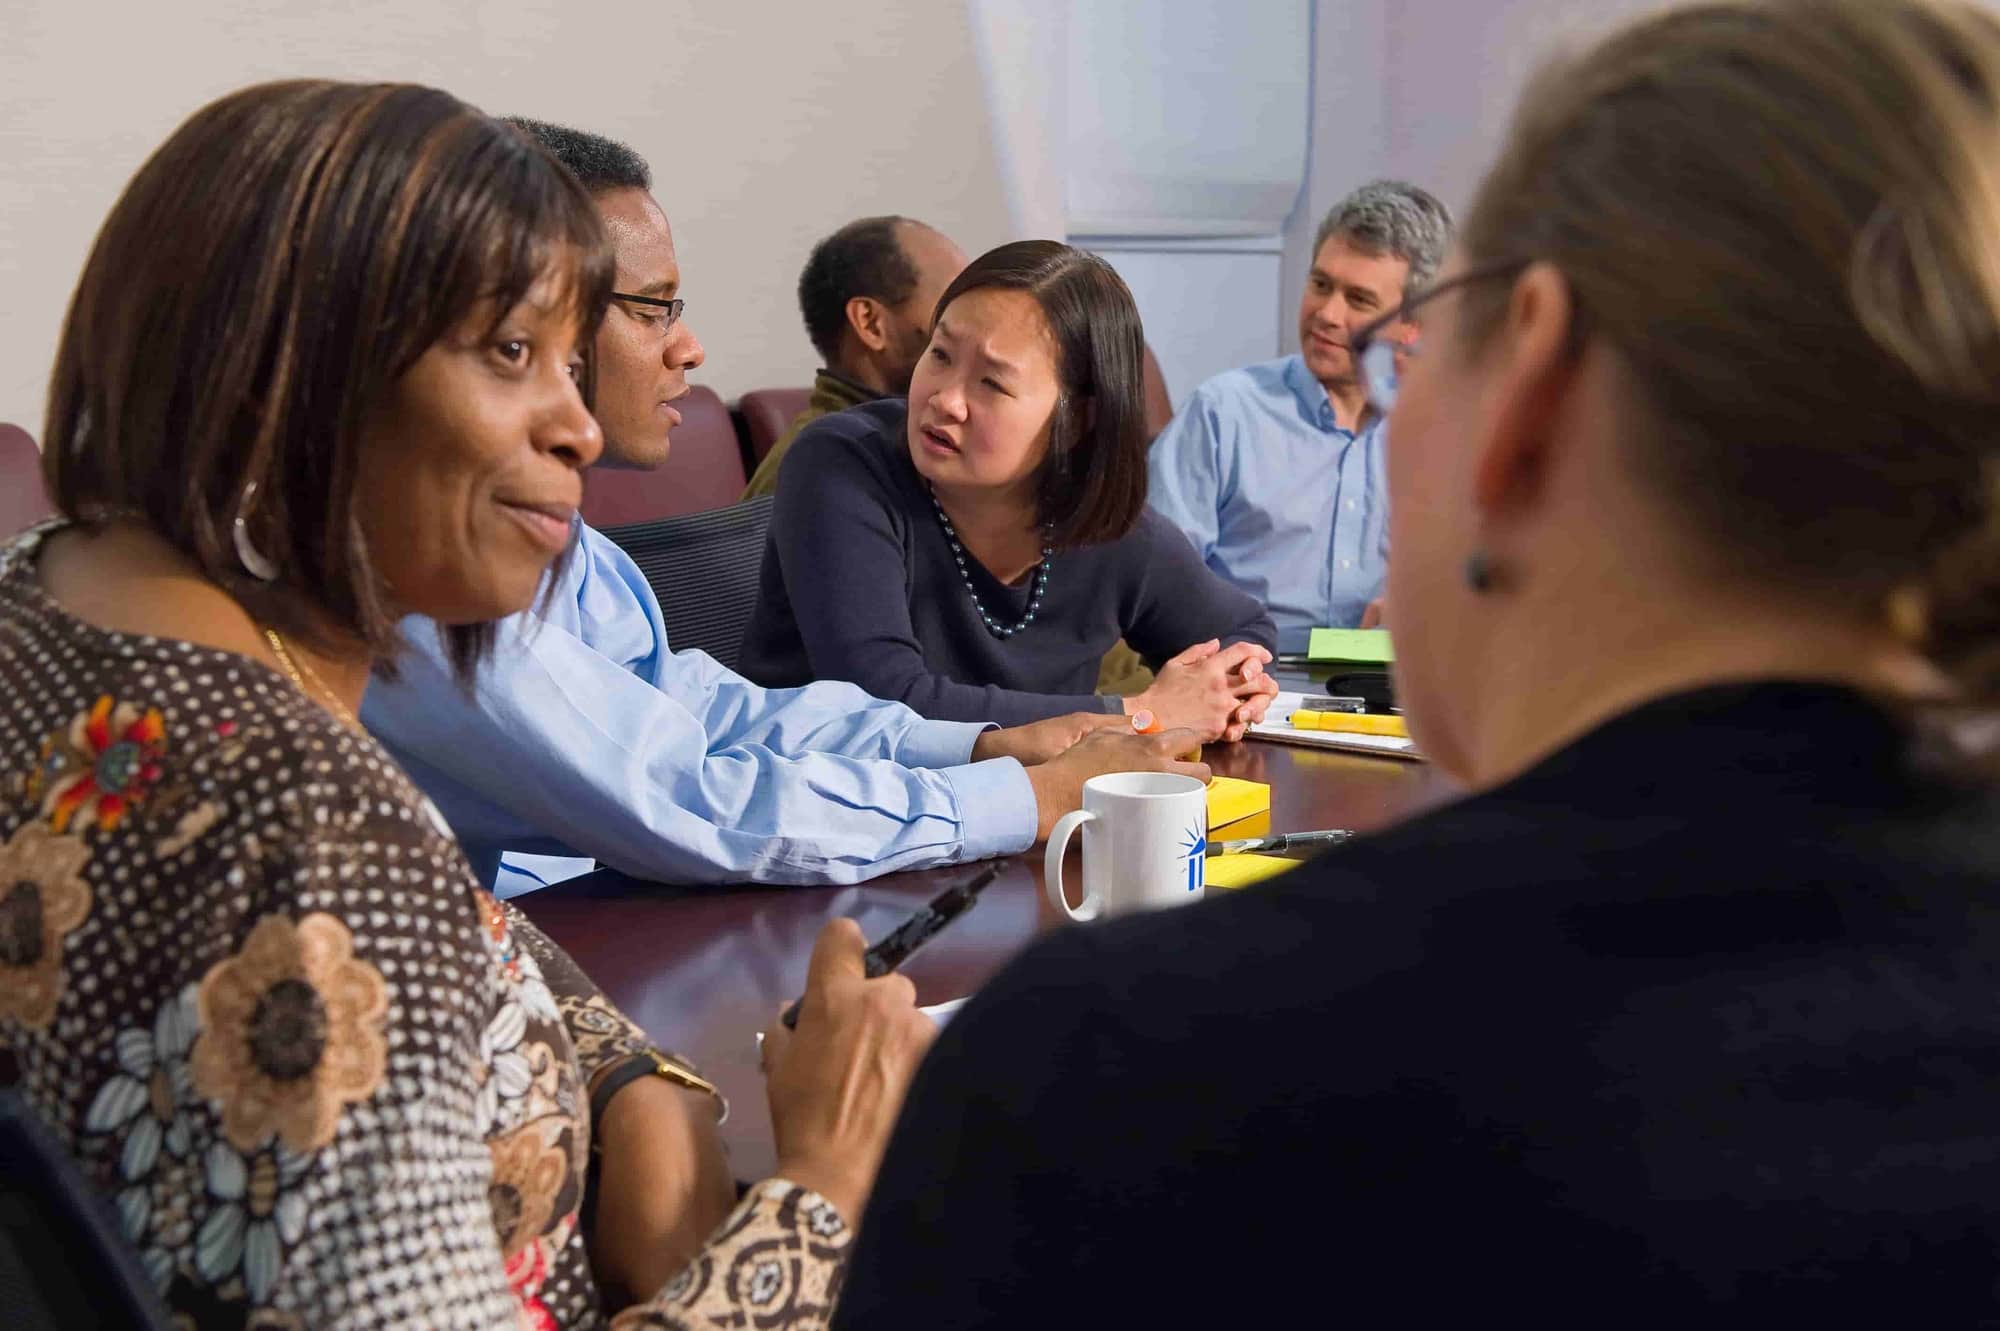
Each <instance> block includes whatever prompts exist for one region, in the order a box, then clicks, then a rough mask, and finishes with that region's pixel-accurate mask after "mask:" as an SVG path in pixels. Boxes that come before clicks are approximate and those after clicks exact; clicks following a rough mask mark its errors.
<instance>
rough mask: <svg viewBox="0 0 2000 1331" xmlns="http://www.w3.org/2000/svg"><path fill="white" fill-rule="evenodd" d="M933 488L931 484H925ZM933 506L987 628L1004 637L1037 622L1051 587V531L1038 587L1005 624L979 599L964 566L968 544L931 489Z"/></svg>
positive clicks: (1045, 539)
mask: <svg viewBox="0 0 2000 1331" xmlns="http://www.w3.org/2000/svg"><path fill="white" fill-rule="evenodd" d="M925 488H926V489H930V487H929V486H926V487H925ZM930 496H931V507H932V508H934V509H936V510H937V515H938V521H939V522H940V523H942V524H944V538H945V540H947V541H949V542H951V557H952V558H953V559H956V560H957V561H958V576H959V580H960V581H962V582H964V583H965V593H966V595H968V596H970V597H971V598H972V608H973V610H974V611H976V612H977V613H978V615H979V622H980V623H982V624H984V625H986V631H987V632H988V633H991V634H992V635H993V636H994V637H996V638H1000V639H1002V640H1005V639H1007V638H1011V637H1013V636H1014V635H1015V634H1016V633H1019V632H1020V631H1021V630H1022V629H1024V628H1026V627H1028V625H1030V624H1032V623H1034V622H1035V611H1037V610H1039V609H1041V606H1042V597H1043V596H1045V595H1046V594H1047V593H1048V590H1049V560H1051V559H1053V558H1054V557H1055V553H1056V552H1055V548H1054V547H1053V546H1052V545H1050V544H1049V540H1048V532H1047V530H1046V529H1044V531H1043V532H1042V562H1041V564H1040V565H1039V566H1038V567H1037V569H1036V570H1035V590H1034V591H1033V592H1031V593H1030V594H1029V596H1028V612H1027V613H1026V614H1024V615H1022V616H1021V618H1020V619H1019V620H1018V621H1016V622H1015V623H1013V624H1002V623H1000V622H999V621H997V620H995V619H994V618H993V616H992V615H990V614H988V613H987V612H986V603H985V602H984V601H982V600H980V599H979V589H978V588H977V587H974V586H973V585H972V570H971V569H969V568H967V567H966V566H965V547H964V546H963V545H962V544H960V543H959V539H958V529H957V528H956V527H954V526H952V525H951V517H950V515H949V514H947V513H946V512H945V511H944V505H943V504H940V503H939V502H938V497H937V491H936V490H930Z"/></svg>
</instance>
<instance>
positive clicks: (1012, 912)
mask: <svg viewBox="0 0 2000 1331" xmlns="http://www.w3.org/2000/svg"><path fill="white" fill-rule="evenodd" d="M1206 756H1207V759H1208V762H1209V765H1210V767H1211V768H1212V769H1213V770H1214V771H1215V773H1216V774H1217V775H1218V776H1237V777H1244V778H1247V779H1249V780H1252V781H1263V782H1267V783H1268V784H1269V785H1270V787H1271V812H1270V815H1269V817H1268V819H1267V818H1266V817H1265V816H1263V815H1259V816H1257V817H1255V818H1248V819H1244V820H1243V821H1241V822H1238V823H1233V824H1231V825H1230V826H1229V827H1228V828H1226V829H1222V830H1219V831H1218V832H1217V833H1216V835H1218V836H1228V837H1244V836H1263V835H1266V834H1267V833H1270V832H1302V831H1308V830H1311V829H1315V828H1324V827H1346V828H1352V829H1354V830H1355V831H1369V830H1371V829H1374V828H1378V827H1381V826H1383V825H1385V824H1387V823H1391V822H1394V821H1397V820H1398V819H1400V818H1402V817H1404V816H1406V815H1408V814H1410V813H1412V812H1415V811H1416V810H1419V809H1422V808H1425V807H1428V806H1429V805H1432V804H1435V803H1438V802H1440V801H1441V800H1443V799H1445V798H1448V797H1449V793H1450V792H1449V789H1448V787H1447V785H1446V783H1445V781H1444V779H1443V778H1442V777H1441V776H1439V775H1438V774H1437V773H1436V772H1435V770H1434V769H1433V768H1431V767H1430V766H1429V765H1428V764H1423V763H1411V762H1404V761H1400V760H1396V759H1387V758H1372V757H1363V756H1356V755H1350V754H1342V753H1335V752H1331V751H1328V750H1322V749H1307V748H1300V747H1293V746H1287V745H1282V744H1273V743H1267V742H1263V741H1251V742H1249V743H1244V744H1225V745H1212V746H1210V748H1209V749H1208V751H1207V755H1206ZM1071 854H1072V855H1074V854H1076V851H1075V850H1074V849H1072V851H1071ZM968 872H969V871H968V870H967V869H966V868H964V867H963V866H955V867H952V868H946V869H932V870H926V871H923V872H919V873H899V874H891V875H888V876H886V877H883V878H877V879H875V880H873V881H871V882H868V883H865V884H861V885H859V886H856V887H832V888H828V887H785V888H760V887H740V886H739V887H706V888H685V887H669V886H665V885H662V884H657V883H641V882H638V881H635V880H632V879H628V878H624V877H623V876H622V875H618V874H614V873H609V872H603V873H597V874H592V875H590V876H589V877H587V878H582V879H572V880H571V881H569V882H567V883H563V884H559V885H557V886H555V887H551V888H546V889H544V890H542V891H539V892H535V893H532V894H530V895H528V896H525V897H521V898H519V899H517V901H516V903H515V904H517V905H519V906H520V907H521V908H522V909H523V910H524V911H525V912H526V913H527V915H528V916H529V918H531V919H532V920H534V921H535V922H536V923H537V924H539V925H540V926H541V927H542V928H543V929H545V930H547V931H548V933H549V935H550V936H551V937H552V938H554V939H555V940H556V941H557V942H558V943H560V944H562V946H563V947H565V948H566V949H568V951H569V952H570V954H571V955H572V956H574V957H575V958H576V960H577V961H578V963H579V964H581V965H582V967H583V968H584V970H585V971H587V972H589V974H590V975H591V977H592V978H593V979H595V980H596V981H597V983H598V984H599V985H600V986H602V987H603V989H604V991H605V993H606V994H607V995H609V996H610V998H611V999H612V1001H614V1002H616V1003H617V1004H618V1005H619V1006H620V1007H621V1008H623V1009H624V1010H625V1011H626V1012H627V1013H628V1014H629V1015H630V1016H631V1017H632V1019H633V1020H634V1021H637V1022H638V1023H639V1024H640V1025H642V1026H644V1027H645V1028H646V1030H647V1032H648V1033H650V1034H651V1035H652V1037H653V1039H654V1040H655V1041H656V1042H657V1043H658V1044H659V1045H660V1046H661V1047H662V1048H665V1049H671V1050H674V1051H676V1052H679V1053H682V1054H685V1055H687V1056H688V1057H689V1058H692V1059H693V1060H695V1062H696V1063H697V1064H699V1065H700V1067H701V1068H702V1070H703V1071H704V1072H706V1073H707V1074H708V1075H709V1076H711V1077H713V1078H714V1079H715V1081H716V1082H717V1084H719V1085H720V1086H721V1087H722V1089H723V1091H724V1092H725V1093H726V1094H727V1095H728V1096H729V1100H730V1103H731V1105H732V1106H733V1112H732V1114H731V1117H730V1120H729V1122H728V1123H727V1124H725V1125H724V1127H723V1130H722V1132H723V1138H724V1140H725V1141H726V1142H727V1144H728V1146H729V1152H730V1158H731V1165H732V1167H733V1169H734V1170H735V1172H736V1175H737V1176H738V1177H739V1178H745V1179H756V1178H761V1177H764V1176H765V1175H767V1174H769V1173H770V1172H771V1169H772V1166H773V1163H774V1156H773V1153H772V1145H771V1125H770V1115H769V1113H768V1111H767V1110H766V1108H765V1103H764V1085H763V1076H762V1074H761V1072H760V1071H759V1070H758V1065H757V1047H756V1033H757V1032H758V1031H759V1030H762V1029H764V1028H765V1027H766V1026H768V1025H769V1024H770V1023H771V1022H772V1021H774V1020H775V1019H776V1014H777V1011H778V1009H779V1008H780V1007H781V1006H783V1005H784V1004H785V1003H787V1002H789V1001H790V1000H791V999H793V998H795V997H797V995H798V993H799V989H800V986H801V984H802V983H803V981H804V979H805V972H806V958H807V957H808V956H809V955H810V954H811V952H812V945H813V940H814V938H816V937H817V936H818V934H819V931H820V928H821V927H822V926H823V925H824V924H825V923H826V922H827V921H828V920H831V919H836V918H838V917H840V916H843V915H847V916H852V917H853V918H854V919H856V920H858V921H860V924H861V928H862V932H863V933H865V934H866V935H867V936H868V937H869V938H870V939H876V938H880V937H881V936H882V935H883V934H886V933H887V932H888V931H889V930H891V929H893V928H895V927H896V925H898V924H900V923H902V921H903V920H904V919H905V918H906V917H907V916H909V915H910V914H911V913H912V912H913V911H915V910H916V909H917V908H918V907H919V906H921V905H923V904H924V903H925V902H926V901H928V900H929V899H930V898H931V897H932V896H935V895H936V894H937V893H938V892H939V891H940V890H942V888H943V887H944V886H945V885H946V884H948V883H950V882H952V881H955V880H956V879H958V878H960V877H962V876H964V875H965V874H967V873H968ZM1247 890H1251V891H1254V890H1255V889H1254V888H1251V889H1247ZM1059 923H1062V917H1061V916H1059V915H1058V914H1057V912H1056V910H1055V909H1054V907H1052V906H1050V905H1049V904H1048V902H1047V900H1046V898H1045V897H1044V895H1043V890H1042V855H1041V850H1040V848H1039V847H1037V848H1036V849H1035V850H1034V851H1032V852H1030V853H1028V854H1026V855H1021V856H1016V857H1014V858H1013V859H1011V860H1009V861H1007V862H1006V865H1005V868H1004V870H1003V872H1002V873H1001V876H1000V878H999V879H998V880H997V881H996V882H994V884H993V885H992V886H991V887H989V888H987V889H986V891H985V892H984V893H983V894H981V896H980V899H979V901H978V903H977V905H976V906H975V907H974V908H973V909H972V910H970V911H968V912H967V913H966V914H965V915H964V916H963V917H961V918H960V919H958V920H957V921H955V922H954V923H953V924H952V926H951V927H950V928H949V929H947V930H946V931H945V932H944V933H942V934H940V935H939V936H938V937H937V939H936V940H935V941H933V942H932V943H930V944H929V945H928V946H926V947H925V948H924V949H923V950H922V951H921V952H919V953H918V954H917V955H916V956H915V957H913V958H911V960H910V961H909V963H908V964H907V965H906V966H905V967H904V972H905V973H906V974H907V975H908V976H909V977H910V979H911V980H913V981H914V982H915V983H916V986H917V1001H918V1002H920V1003H924V1004H927V1005H928V1004H931V1003H941V1002H944V1001H945V1000H946V999H951V998H958V997H961V996H963V995H966V994H969V993H971V992H972V991H973V990H974V989H976V988H978V987H979V986H980V985H981V984H982V983H984V982H985V980H986V979H987V977H988V976H990V975H992V974H993V972H994V971H996V970H998V969H999V968H1000V967H1001V966H1002V965H1003V964H1005V963H1006V962H1007V960H1008V959H1009V958H1011V957H1013V956H1014V954H1015V953H1017V952H1019V951H1020V950H1021V948H1022V947H1024V946H1025V945H1026V944H1027V943H1028V942H1029V941H1030V940H1031V939H1033V938H1034V936H1035V935H1036V934H1038V933H1040V932H1042V931H1043V930H1044V929H1049V928H1054V927H1056V926H1057V925H1058V924H1059Z"/></svg>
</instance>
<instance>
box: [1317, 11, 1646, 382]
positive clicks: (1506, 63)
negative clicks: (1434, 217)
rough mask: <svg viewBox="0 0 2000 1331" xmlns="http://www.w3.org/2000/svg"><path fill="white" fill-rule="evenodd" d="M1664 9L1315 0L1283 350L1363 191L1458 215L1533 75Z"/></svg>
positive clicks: (1470, 195) (1496, 147) (1498, 142)
mask: <svg viewBox="0 0 2000 1331" xmlns="http://www.w3.org/2000/svg"><path fill="white" fill-rule="evenodd" d="M1660 7H1661V6H1660V4H1659V3H1658V0H1394V2H1393V3H1392V0H1315V5H1314V11H1315V12H1314V49H1313V121H1312V137H1311V144H1310V147H1309V148H1308V150H1307V155H1306V157H1307V168H1306V187H1305V190H1304V191H1303V192H1302V193H1301V195H1300V200H1299V207H1298V209H1297V210H1296V211H1295V212H1293V214H1292V216H1291V218H1290V220H1289V221H1288V222H1287V223H1286V227H1285V263H1284V277H1283V282H1284V290H1285V302H1284V305H1285V308H1284V313H1283V316H1282V320H1281V325H1282V331H1281V337H1282V343H1283V346H1284V348H1285V350H1286V351H1296V350H1298V340H1299V339H1298V328H1297V320H1296V312H1297V301H1298V298H1299V293H1300V291H1302V290H1303V289H1304V285H1305V274H1306V270H1307V269H1308V268H1309V267H1310V266H1311V264H1312V254H1311V250H1312V237H1313V232H1314V231H1315V230H1317V229H1318V226H1319V222H1320V219H1321V218H1322V217H1324V216H1325V214H1326V211H1327V209H1329V208H1331V207H1332V206H1333V205H1334V204H1335V203H1337V202H1338V201H1339V200H1340V198H1341V196H1342V195H1344V194H1346V193H1347V192H1348V191H1349V190H1351V189H1353V188H1354V187H1355V186H1357V185H1360V184H1363V183H1365V182H1366V181H1368V180H1371V179H1374V178H1376V177H1378V176H1395V177H1400V178H1402V179H1405V180H1409V181H1411V182H1413V183H1415V184H1418V185H1421V186H1423V187H1424V188H1425V189H1427V190H1430V191H1431V192H1432V193H1434V194H1436V195H1437V196H1438V197H1439V198H1441V199H1443V200H1444V201H1445V203H1446V204H1447V205H1448V206H1449V207H1451V208H1452V209H1453V211H1455V212H1456V211H1459V210H1462V209H1463V208H1464V207H1465V205H1466V203H1467V202H1469V201H1470V199H1471V197H1472V191H1473V189H1474V187H1475V186H1476V185H1477V184H1478V182H1479V177H1480V174H1481V173H1482V172H1483V171H1484V170H1485V168H1486V165H1487V163H1488V162H1489V161H1490V160H1491V159H1492V157H1493V154H1494V153H1495V152H1496V151H1498V149H1499V146H1500V142H1501V140H1502V138H1503V137H1504V136H1505V133H1506V129H1507V122H1508V120H1509V118H1510V117H1511V115H1512V113H1513V109H1514V103H1515V101H1516V100H1517V99H1518V98H1519V96H1520V93H1521V89H1522V87H1523V85H1524V84H1525V83H1526V81H1527V79H1528V77H1529V75H1531V74H1532V73H1533V72H1534V71H1535V69H1536V68H1538V67H1539V65H1540V64H1541V62H1542V60H1543V59H1544V57H1546V56H1547V55H1548V54H1549V53H1550V52H1552V51H1555V50H1558V49H1561V48H1563V47H1564V46H1568V45H1574V44H1576V43H1578V42H1582V41H1587V40H1588V39H1589V38H1590V37H1591V36H1592V35H1593V34H1597V33H1601V32H1603V31H1604V30H1605V29H1607V28H1609V27H1611V26H1613V25H1614V24H1616V23H1618V22H1620V21H1622V20H1624V19H1626V18H1629V17H1631V16H1633V15H1635V14H1640V13H1645V12H1647V11H1649V10H1653V9H1657V8H1660Z"/></svg>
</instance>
